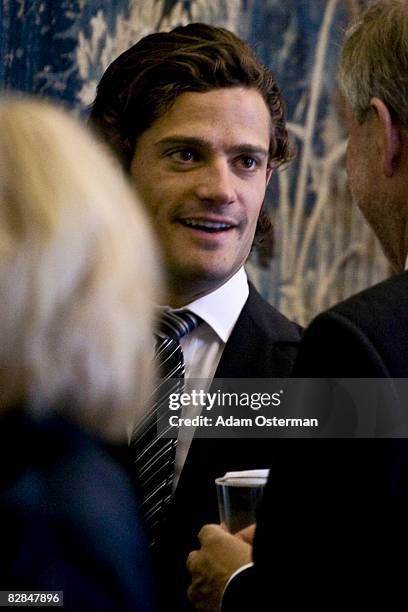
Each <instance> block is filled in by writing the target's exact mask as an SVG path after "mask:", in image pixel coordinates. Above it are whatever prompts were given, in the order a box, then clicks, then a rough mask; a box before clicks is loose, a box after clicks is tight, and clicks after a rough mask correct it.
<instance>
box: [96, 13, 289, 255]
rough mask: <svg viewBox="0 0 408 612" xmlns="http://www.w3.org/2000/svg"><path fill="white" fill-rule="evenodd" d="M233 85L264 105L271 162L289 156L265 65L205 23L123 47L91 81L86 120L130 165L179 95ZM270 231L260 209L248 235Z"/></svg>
mask: <svg viewBox="0 0 408 612" xmlns="http://www.w3.org/2000/svg"><path fill="white" fill-rule="evenodd" d="M239 86H241V87H248V88H251V89H255V90H257V91H259V93H260V94H261V95H262V97H263V99H264V101H265V103H266V105H267V107H268V109H269V113H270V116H271V139H270V149H269V162H270V163H272V164H273V165H274V166H275V167H277V166H279V165H281V164H283V163H284V162H287V161H289V160H291V159H292V158H293V156H294V154H293V149H292V146H291V144H290V142H289V139H288V133H287V129H286V114H285V107H284V103H283V99H282V96H281V93H280V90H279V87H278V85H277V83H276V81H275V78H274V76H273V74H272V72H271V71H270V70H269V69H268V68H267V67H266V66H264V65H263V64H262V63H261V62H260V61H259V59H258V57H257V56H256V55H255V53H254V51H253V50H252V49H251V48H250V47H249V46H248V45H247V44H246V43H245V42H244V41H242V40H241V39H240V38H238V37H237V36H236V35H235V34H233V33H232V32H229V31H228V30H226V29H225V28H220V27H215V26H211V25H207V24H204V23H191V24H189V25H187V26H183V27H177V28H175V29H174V30H172V31H171V32H159V33H155V34H150V35H149V36H146V37H145V38H142V39H141V40H140V41H139V42H138V43H136V44H135V45H133V46H132V47H131V48H130V49H128V50H127V51H125V52H124V53H122V54H121V55H120V56H119V57H118V58H117V59H116V60H115V61H114V62H113V63H112V64H111V65H110V66H109V67H108V69H107V70H106V72H105V74H104V75H103V77H102V79H101V81H100V83H99V85H98V89H97V95H96V98H95V101H94V103H93V106H92V110H91V114H90V118H89V123H90V125H91V127H92V128H93V129H94V130H95V131H96V132H97V133H98V134H99V135H100V136H101V137H102V138H103V140H105V141H106V142H107V143H108V144H109V145H110V147H111V148H112V149H113V151H114V153H115V154H116V155H117V157H118V158H119V160H120V162H121V164H122V166H123V168H124V169H125V170H126V171H129V168H130V164H131V162H132V158H133V155H134V151H135V147H136V142H137V139H138V137H139V136H140V134H142V133H143V132H144V131H145V130H147V129H148V128H149V127H150V126H151V125H152V124H153V123H154V122H155V121H156V120H157V119H158V118H160V117H161V116H163V115H164V114H165V113H166V112H167V111H168V110H169V109H170V108H171V106H172V105H173V104H174V102H175V100H176V98H177V97H178V96H179V95H180V94H182V93H184V92H187V91H190V92H202V93H204V92H208V91H211V90H213V89H219V88H224V87H239ZM271 230H272V228H271V223H270V220H269V217H268V216H267V215H266V214H265V213H264V212H262V213H261V215H260V217H259V220H258V227H257V232H256V241H255V242H256V243H260V242H262V239H263V240H265V236H266V235H268V234H271Z"/></svg>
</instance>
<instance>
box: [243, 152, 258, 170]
mask: <svg viewBox="0 0 408 612" xmlns="http://www.w3.org/2000/svg"><path fill="white" fill-rule="evenodd" d="M240 163H241V166H242V167H243V168H244V169H245V170H255V168H257V167H258V160H256V159H255V158H254V157H249V156H247V155H245V156H244V157H241V158H240Z"/></svg>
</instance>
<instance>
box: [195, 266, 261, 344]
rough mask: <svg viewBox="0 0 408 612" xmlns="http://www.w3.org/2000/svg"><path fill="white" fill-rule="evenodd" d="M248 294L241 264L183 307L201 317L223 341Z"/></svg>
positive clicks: (246, 279)
mask: <svg viewBox="0 0 408 612" xmlns="http://www.w3.org/2000/svg"><path fill="white" fill-rule="evenodd" d="M248 295H249V287H248V278H247V275H246V272H245V270H244V267H243V266H242V267H241V268H240V269H239V270H238V272H236V273H235V274H234V276H232V277H231V278H230V279H229V280H228V281H227V282H226V283H224V284H223V285H221V287H218V289H216V290H215V291H212V292H211V293H208V294H207V295H204V296H203V297H200V298H198V299H197V300H194V301H193V302H191V303H190V304H187V305H186V306H184V309H188V310H191V312H193V313H194V314H196V315H198V316H199V317H201V318H202V319H203V321H205V322H206V323H207V324H208V325H209V326H210V327H211V328H212V329H213V330H214V331H215V333H216V334H217V336H219V337H220V339H221V340H222V341H223V342H227V340H228V338H229V337H230V335H231V332H232V330H233V328H234V325H235V323H236V322H237V319H238V317H239V315H240V314H241V310H242V309H243V307H244V304H245V302H246V301H247V298H248Z"/></svg>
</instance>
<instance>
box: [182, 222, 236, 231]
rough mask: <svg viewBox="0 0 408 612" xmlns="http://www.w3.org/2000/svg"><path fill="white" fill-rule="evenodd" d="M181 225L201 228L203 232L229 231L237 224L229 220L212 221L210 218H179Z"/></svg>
mask: <svg viewBox="0 0 408 612" xmlns="http://www.w3.org/2000/svg"><path fill="white" fill-rule="evenodd" d="M177 221H178V222H179V223H181V225H184V226H185V227H191V228H192V229H196V230H201V231H203V232H209V233H215V232H227V231H228V230H231V229H233V228H234V227H236V224H234V223H230V222H228V221H210V220H208V219H188V218H186V219H177Z"/></svg>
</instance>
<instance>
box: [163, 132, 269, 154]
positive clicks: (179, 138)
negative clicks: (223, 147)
mask: <svg viewBox="0 0 408 612" xmlns="http://www.w3.org/2000/svg"><path fill="white" fill-rule="evenodd" d="M154 145H155V146H163V145H164V146H165V145H189V146H194V147H207V148H209V149H211V148H212V146H213V145H212V143H211V142H210V141H209V140H206V139H205V138H197V137H195V136H183V135H182V134H174V135H172V136H167V137H166V138H161V139H160V140H157V141H156V142H155V143H154ZM228 151H229V152H231V153H253V154H256V155H262V156H265V157H267V156H268V155H269V151H268V150H267V149H265V147H263V146H261V145H259V146H258V145H254V144H249V143H245V142H243V143H239V144H236V145H233V146H232V147H230V148H229V149H228Z"/></svg>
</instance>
